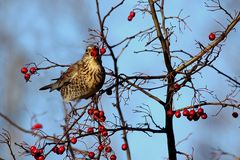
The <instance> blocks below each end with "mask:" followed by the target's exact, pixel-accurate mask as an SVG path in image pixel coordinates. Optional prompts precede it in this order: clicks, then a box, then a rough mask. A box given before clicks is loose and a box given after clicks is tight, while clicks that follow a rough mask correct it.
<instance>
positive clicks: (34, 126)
mask: <svg viewBox="0 0 240 160" xmlns="http://www.w3.org/2000/svg"><path fill="white" fill-rule="evenodd" d="M42 128H43V125H42V124H41V123H36V124H34V125H33V126H32V130H38V129H42Z"/></svg>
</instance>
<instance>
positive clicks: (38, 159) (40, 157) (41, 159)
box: [36, 155, 45, 160]
mask: <svg viewBox="0 0 240 160" xmlns="http://www.w3.org/2000/svg"><path fill="white" fill-rule="evenodd" d="M44 159H45V157H44V156H43V155H41V156H39V157H37V158H36V160H44Z"/></svg>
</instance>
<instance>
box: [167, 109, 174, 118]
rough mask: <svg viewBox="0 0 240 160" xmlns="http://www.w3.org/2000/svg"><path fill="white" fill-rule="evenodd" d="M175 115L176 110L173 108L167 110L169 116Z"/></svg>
mask: <svg viewBox="0 0 240 160" xmlns="http://www.w3.org/2000/svg"><path fill="white" fill-rule="evenodd" d="M173 115H174V111H173V110H172V109H169V110H168V111H167V116H168V117H172V116H173Z"/></svg>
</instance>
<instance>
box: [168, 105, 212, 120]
mask: <svg viewBox="0 0 240 160" xmlns="http://www.w3.org/2000/svg"><path fill="white" fill-rule="evenodd" d="M173 115H175V117H176V118H180V117H181V115H183V116H185V117H187V119H188V120H189V121H192V120H194V121H197V120H199V118H200V117H201V118H202V119H207V117H208V116H207V113H205V112H204V109H203V108H201V107H200V108H198V110H197V111H195V110H194V109H191V110H188V109H187V108H185V109H184V110H183V111H182V113H181V111H180V110H176V111H173V110H171V109H170V110H168V111H167V116H168V117H173Z"/></svg>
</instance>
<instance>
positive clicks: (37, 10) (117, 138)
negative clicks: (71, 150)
mask: <svg viewBox="0 0 240 160" xmlns="http://www.w3.org/2000/svg"><path fill="white" fill-rule="evenodd" d="M94 2H95V1H93V0H91V1H86V0H85V1H81V2H79V1H76V0H71V1H69V2H68V3H67V2H64V1H29V0H23V1H21V2H20V1H14V0H11V1H3V0H0V24H1V29H0V42H2V43H1V44H0V62H1V68H5V67H6V70H4V71H3V72H4V76H0V80H1V82H3V85H2V86H0V90H1V92H2V91H3V93H4V95H3V96H2V97H1V98H0V101H1V103H0V105H1V107H0V111H1V112H2V113H5V114H7V115H8V116H9V117H11V118H12V119H13V120H16V121H17V122H18V124H19V125H21V126H22V127H24V128H27V129H30V127H31V123H30V122H31V117H32V116H33V115H37V118H36V119H35V120H36V121H37V122H40V123H42V124H43V126H44V129H43V130H44V131H45V132H47V133H48V134H54V133H57V134H61V133H62V131H61V128H60V124H62V123H63V107H62V101H61V97H60V95H59V93H58V92H53V93H48V92H39V91H38V88H40V87H41V86H43V85H45V84H47V83H48V82H50V79H52V78H56V77H57V76H59V74H60V72H61V71H62V70H64V69H63V68H56V69H53V70H47V71H41V72H40V75H39V76H34V77H33V78H32V82H31V83H25V82H24V79H23V77H22V75H21V74H20V72H19V70H20V68H21V66H23V65H24V64H27V63H29V62H36V63H40V62H42V61H43V56H45V57H48V58H49V59H50V60H52V61H54V62H57V63H59V64H70V63H73V62H75V61H76V60H78V59H79V58H80V57H81V56H82V53H83V52H84V51H85V46H86V44H85V43H84V42H83V41H84V40H87V39H88V28H98V24H97V15H96V9H95V3H94ZM113 4H115V2H114V1H110V2H109V1H106V0H102V1H101V3H100V7H101V11H102V14H104V13H106V11H107V10H108V9H109V8H111V6H112V5H113ZM135 5H136V3H135V1H130V2H127V1H126V2H125V4H124V5H123V6H122V7H121V8H120V9H119V10H117V11H116V12H115V13H113V14H112V15H111V17H110V18H109V19H108V20H107V21H106V25H107V26H108V27H109V36H108V38H109V42H110V43H111V44H114V43H116V42H119V41H120V40H122V39H123V38H125V37H126V36H130V35H132V34H134V33H137V32H138V31H139V30H143V29H144V28H146V27H147V26H151V25H152V21H151V18H150V16H149V15H145V16H143V15H142V14H141V13H139V12H137V14H136V17H135V18H134V20H133V21H132V22H128V21H127V16H128V14H129V11H131V10H132V9H133V8H134V6H135ZM226 5H227V6H228V4H226ZM228 7H229V9H230V10H231V11H232V10H233V8H232V7H230V6H228ZM165 9H166V15H167V16H168V15H169V16H170V15H175V16H176V15H178V13H179V11H180V10H181V9H183V12H182V15H183V17H185V16H188V15H190V17H189V18H188V19H187V20H186V21H187V22H188V25H189V27H190V28H191V30H192V31H189V30H187V29H186V30H184V32H183V33H180V32H179V31H178V30H177V29H176V32H175V34H176V36H177V39H175V38H173V39H172V42H171V47H172V48H173V49H185V50H186V51H188V52H190V53H192V54H193V55H195V54H197V52H198V51H199V50H198V49H196V45H195V40H197V41H200V42H202V43H203V44H205V45H207V44H208V43H209V41H208V34H209V33H210V32H213V31H215V30H220V29H222V28H221V27H220V26H219V25H218V24H217V23H216V20H218V21H220V22H222V23H223V24H224V25H226V24H227V21H226V19H225V18H224V16H225V15H224V14H221V13H211V12H208V11H207V9H206V8H205V7H204V2H203V1H201V2H199V1H192V2H189V1H187V0H179V1H176V2H166V6H165ZM236 9H237V8H236ZM173 24H176V23H174V22H173ZM238 27H239V25H238ZM237 37H239V31H237V32H234V33H231V34H230V35H229V38H228V40H227V43H226V45H225V46H224V48H223V52H222V53H221V55H220V57H219V60H218V61H216V62H215V63H214V64H215V65H216V66H217V67H219V69H221V70H223V71H226V73H228V74H229V75H232V76H239V67H238V64H237V63H236V64H235V63H232V62H233V59H237V58H239V52H237V51H239V46H237V45H236V41H237ZM156 43H157V42H156ZM143 48H144V46H143V43H142V42H139V41H138V39H136V40H133V41H132V42H131V43H130V45H129V47H128V48H127V49H126V50H125V52H124V53H123V55H122V56H121V58H120V60H119V70H120V72H121V73H124V74H128V75H132V74H134V73H135V72H144V73H147V74H150V75H159V74H163V71H165V68H164V64H163V59H162V55H155V54H151V53H150V54H148V53H147V54H143V53H142V54H134V53H133V51H136V50H141V49H143ZM120 49H121V48H117V49H115V50H114V51H115V53H116V54H117V53H119V52H120ZM9 62H13V63H9ZM103 64H104V66H106V67H108V68H112V61H111V59H110V58H109V57H103ZM44 65H47V64H46V63H45V64H42V66H44ZM212 75H215V76H212ZM194 78H195V79H197V80H196V81H195V83H196V86H198V87H205V86H206V85H207V86H209V87H210V88H211V89H212V90H216V92H215V94H218V95H219V96H220V97H223V96H224V95H225V94H226V91H228V89H226V87H227V85H226V83H225V82H226V81H225V79H224V78H221V77H220V76H219V75H217V74H216V73H215V72H213V71H212V70H209V69H206V70H203V71H202V77H201V76H200V75H196V76H194ZM224 84H225V85H224ZM219 86H221V88H220V87H219ZM153 93H154V94H156V95H158V96H159V97H164V95H165V93H164V90H159V91H154V92H153ZM179 94H181V97H180V99H179V100H178V101H176V102H175V103H174V105H175V108H182V107H184V106H187V105H189V103H190V101H191V99H190V98H189V97H190V96H191V92H190V91H189V90H186V89H183V90H181V91H180V93H179ZM10 97H11V98H10ZM206 98H207V99H211V97H206ZM237 98H238V100H239V97H237ZM102 101H103V108H104V110H105V112H107V117H108V118H109V119H112V118H113V113H115V112H116V111H115V109H114V108H113V107H112V105H111V103H112V99H111V97H109V96H106V95H104V96H103V99H102ZM143 103H144V104H147V105H149V106H150V107H151V111H152V113H153V116H154V118H156V120H157V121H158V122H159V123H160V124H162V125H163V124H164V119H165V118H164V115H163V109H162V108H161V106H159V105H158V104H157V103H155V102H154V101H153V100H151V99H148V98H147V97H146V96H145V95H143V94H141V93H139V92H134V94H133V95H132V96H131V100H130V101H129V103H128V105H123V104H122V109H123V111H124V113H125V114H124V115H125V118H126V120H127V122H132V123H133V124H136V123H138V122H140V121H143V118H142V117H141V116H140V115H138V114H133V113H132V110H133V109H135V108H136V106H139V105H142V104H143ZM231 111H232V110H231V109H224V110H223V111H222V112H221V113H220V114H219V115H218V116H217V117H213V116H211V115H213V114H215V113H216V112H217V110H216V108H215V107H208V108H207V109H206V112H207V113H208V114H209V118H208V119H207V120H204V121H203V120H201V121H198V122H189V121H188V120H186V119H184V118H180V119H177V120H176V119H175V120H174V130H175V135H176V142H178V141H180V140H182V139H184V138H185V137H186V136H187V135H188V134H190V133H193V134H192V136H191V137H190V138H189V140H187V141H185V142H183V143H182V144H180V145H179V146H178V149H179V150H181V151H184V152H188V153H191V151H192V148H194V157H195V158H196V159H209V156H210V154H209V153H207V152H205V151H204V148H205V149H206V150H208V151H211V150H210V149H211V147H216V148H217V147H220V148H222V149H223V150H225V151H228V152H231V153H236V154H237V153H239V149H238V148H239V141H240V139H239V138H238V132H239V131H238V129H239V126H238V125H239V119H233V118H232V117H231ZM43 113H44V114H43ZM16 115H17V116H16ZM0 124H1V125H3V126H4V127H6V128H8V129H9V130H11V132H12V133H13V134H14V135H13V137H14V140H16V141H18V142H21V141H26V142H28V143H32V142H34V141H35V140H36V138H34V137H31V136H28V135H21V134H20V133H21V132H18V131H15V130H14V128H11V127H9V126H7V125H8V124H7V123H6V122H5V121H3V120H2V119H0ZM17 135H18V136H17ZM19 135H20V136H19ZM233 137H234V138H233ZM129 142H130V147H131V150H132V157H133V159H134V160H135V159H139V160H145V159H153V160H154V159H160V158H161V159H164V158H166V157H167V148H166V137H165V135H152V137H148V136H147V135H145V134H144V133H130V134H129ZM90 143H94V141H92V140H90ZM112 144H113V148H114V150H115V152H116V154H117V156H118V157H119V159H125V153H124V152H123V151H121V149H120V146H121V144H122V139H121V134H116V135H114V136H113V137H112ZM16 150H17V148H15V151H16ZM0 155H1V156H2V155H3V156H2V157H4V158H6V159H7V158H8V155H7V154H4V153H3V152H0ZM1 156H0V157H1ZM51 157H55V156H51ZM28 158H29V157H28ZM24 159H25V158H24ZM26 159H27V158H26ZM29 159H31V158H29ZM179 159H182V157H179ZM226 159H227V158H226ZM226 159H225V160H226Z"/></svg>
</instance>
